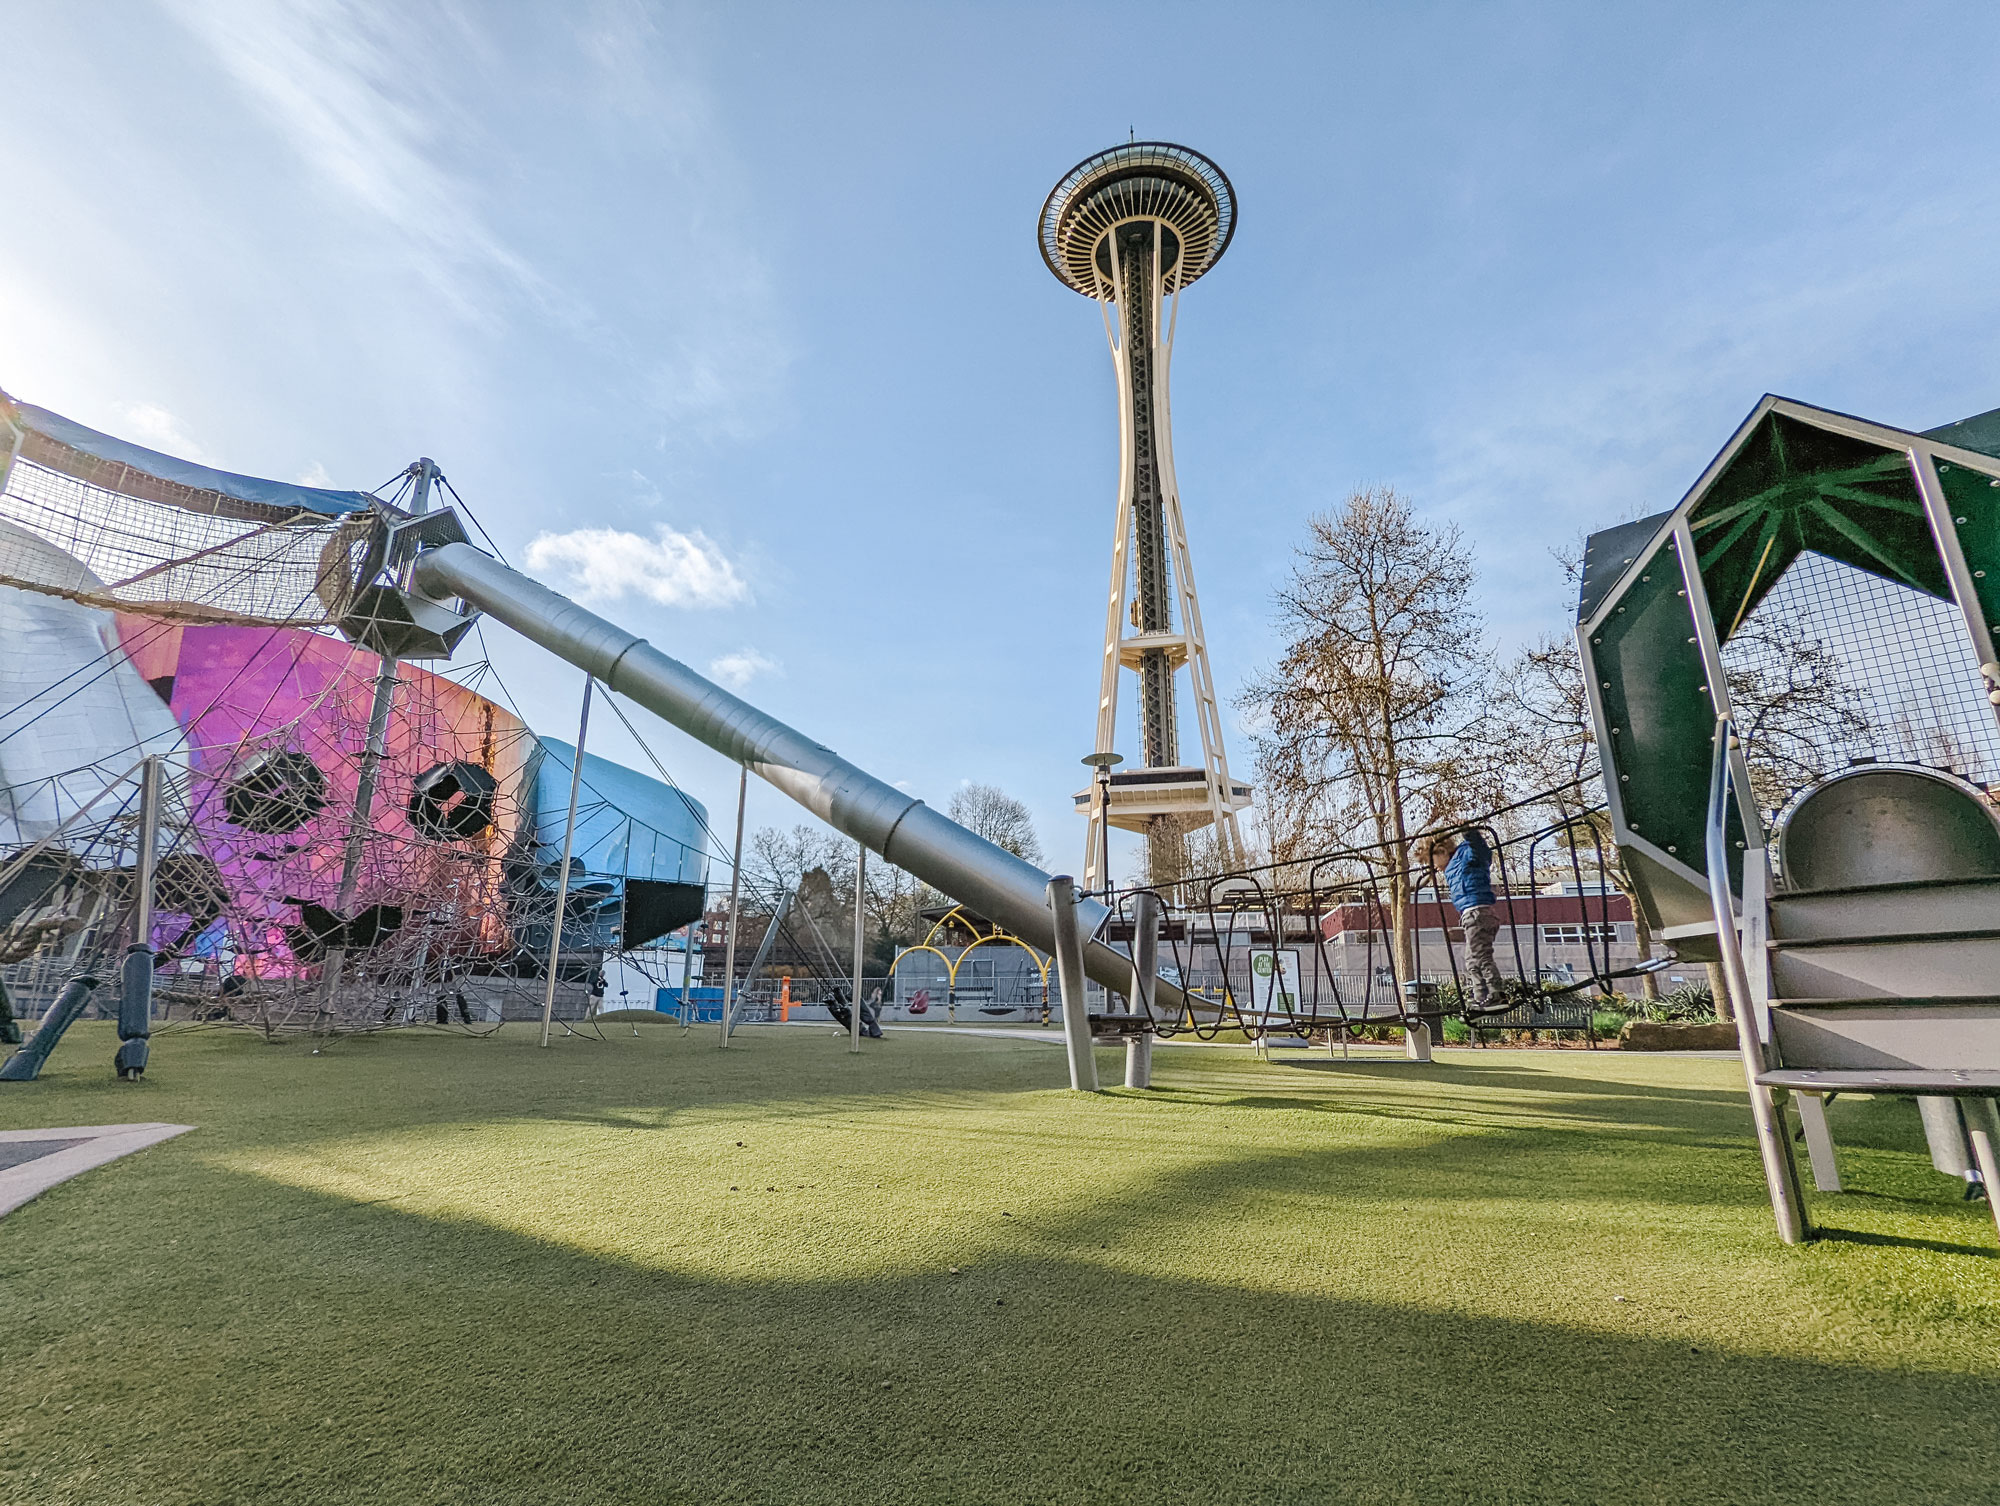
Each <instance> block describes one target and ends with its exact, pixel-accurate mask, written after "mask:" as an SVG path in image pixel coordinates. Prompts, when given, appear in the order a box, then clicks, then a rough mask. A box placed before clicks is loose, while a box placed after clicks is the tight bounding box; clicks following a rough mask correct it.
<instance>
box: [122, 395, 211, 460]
mask: <svg viewBox="0 0 2000 1506" xmlns="http://www.w3.org/2000/svg"><path fill="white" fill-rule="evenodd" d="M112 411H113V412H114V413H116V414H117V415H118V420H119V424H120V427H121V430H122V435H123V437H124V438H126V439H129V440H131V441H133V442H134V443H135V444H142V445H145V446H146V447H147V448H149V449H155V450H159V451H161V452H162V453H163V454H167V455H172V456H174V457H175V458H177V459H180V460H192V461H194V462H195V464H197V465H213V464H215V460H214V458H213V457H212V456H210V455H209V453H208V452H207V451H206V450H204V449H203V448H202V447H201V445H200V444H199V443H198V442H197V441H196V440H195V438H194V436H193V435H192V434H190V433H188V431H187V426H186V425H185V424H183V423H182V422H181V421H180V419H179V418H178V417H177V416H175V415H174V414H173V413H172V412H170V411H169V410H167V409H165V408H162V407H161V406H160V405H159V404H158V403H114V404H113V405H112Z"/></svg>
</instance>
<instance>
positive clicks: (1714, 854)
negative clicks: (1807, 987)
mask: <svg viewBox="0 0 2000 1506" xmlns="http://www.w3.org/2000/svg"><path fill="white" fill-rule="evenodd" d="M1735 746H1736V729H1735V728H1734V727H1733V726H1732V725H1731V724H1730V720H1729V718H1728V717H1726V716H1721V717H1717V718H1716V721H1715V747H1714V758H1713V760H1712V763H1711V766H1710V770H1709V786H1708V831H1707V837H1706V842H1705V845H1704V849H1703V857H1704V858H1705V859H1706V860H1707V865H1708V897H1709V904H1710V907H1711V908H1712V909H1713V911H1714V913H1715V925H1716V937H1715V940H1716V946H1717V949H1718V950H1719V951H1720V952H1721V954H1722V969H1723V977H1724V979H1725V980H1726V981H1727V983H1728V985H1729V989H1728V992H1729V1005H1730V1009H1731V1011H1732V1012H1733V1014H1734V1016H1735V1019H1736V1044H1737V1048H1738V1051H1739V1053H1740V1054H1741V1056H1742V1058H1743V1076H1744V1079H1745V1085H1746V1086H1747V1087H1748V1088H1749V1090H1750V1122H1751V1125H1752V1127H1753V1128H1754V1129H1755V1131H1756V1135H1757V1153H1758V1156H1759V1158H1760V1159H1761V1160H1762V1161H1763V1163H1764V1185H1765V1188H1766V1190H1767V1191H1768V1192H1769V1193H1770V1196H1771V1213H1772V1216H1773V1217H1774V1218H1775V1219H1776V1220H1777V1224H1778V1238H1779V1239H1780V1240H1782V1241H1784V1243H1786V1244H1788V1245H1795V1244H1797V1243H1798V1242H1799V1241H1800V1240H1802V1239H1810V1238H1811V1237H1812V1224H1811V1222H1810V1220H1809V1219H1808V1217H1807V1214H1806V1208H1805V1198H1804V1196H1803V1194H1802V1191H1801V1189H1800V1187H1799V1174H1798V1168H1797V1166H1796V1164H1795V1163H1794V1162H1793V1160H1792V1137H1791V1133H1790V1131H1789V1129H1788V1128H1787V1126H1786V1123H1785V1103H1784V1100H1783V1099H1781V1098H1779V1097H1778V1095H1777V1094H1776V1093H1774V1092H1772V1090H1771V1089H1770V1088H1768V1087H1766V1086H1765V1085H1764V1084H1763V1083H1760V1082H1759V1081H1757V1076H1758V1074H1759V1073H1760V1072H1762V1071H1763V1070H1764V1067H1765V1062H1764V1046H1763V1042H1762V1041H1761V1040H1760V1039H1759V1037H1758V1034H1757V1011H1756V1009H1755V1008H1754V1007H1753V1006H1752V1004H1751V1002H1750V978H1749V974H1748V972H1747V971H1746V970H1745V968H1744V966H1743V954H1742V952H1741V951H1740V950H1739V948H1738V942H1737V939H1736V930H1735V913H1736V907H1735V905H1734V903H1733V902H1732V897H1731V895H1730V892H1729V848H1728V845H1727V844H1728V832H1727V828H1726V827H1725V826H1724V824H1723V809H1724V801H1726V800H1727V798H1728V794H1729V753H1730V751H1731V750H1732V749H1733V748H1734V747H1735ZM1743 860H1744V861H1745V862H1746V863H1747V862H1751V861H1756V862H1760V863H1761V862H1763V861H1764V855H1763V851H1762V849H1761V847H1760V848H1759V849H1757V850H1755V851H1750V852H1746V853H1745V854H1744V858H1743ZM1718 1013H1720V1011H1718Z"/></svg>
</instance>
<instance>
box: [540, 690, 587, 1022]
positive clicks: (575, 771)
mask: <svg viewBox="0 0 2000 1506" xmlns="http://www.w3.org/2000/svg"><path fill="white" fill-rule="evenodd" d="M596 684H597V681H596V680H595V679H593V678H592V677H591V676H589V675H585V676H584V677H583V711H582V714H581V715H579V716H578V717H577V719H576V757H575V758H574V759H573V760H572V761H571V767H570V771H569V819H568V820H567V821H565V822H564V823H563V845H562V872H560V873H558V874H557V875H556V913H555V919H554V921H553V922H552V923H551V925H550V927H549V979H548V984H547V986H546V987H545V988H544V989H543V991H542V1044H543V1045H544V1046H546V1045H547V1044H548V1043H549V1025H550V1022H551V1021H553V1020H554V1019H555V1013H556V977H557V973H558V970H559V968H560V967H561V964H562V933H563V912H564V911H566V910H567V909H568V908H569V855H570V851H571V849H572V848H573V847H574V845H575V842H576V797H577V796H578V794H580V793H581V792H582V789H583V744H584V739H585V738H587V737H588V736H589V735H590V692H591V690H592V688H593V687H594V686H595V685H596Z"/></svg>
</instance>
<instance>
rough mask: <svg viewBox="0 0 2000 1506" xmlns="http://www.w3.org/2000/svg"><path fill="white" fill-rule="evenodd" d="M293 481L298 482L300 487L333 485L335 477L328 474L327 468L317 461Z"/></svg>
mask: <svg viewBox="0 0 2000 1506" xmlns="http://www.w3.org/2000/svg"><path fill="white" fill-rule="evenodd" d="M292 479H293V480H294V481H296V482H298V484H299V485H300V486H332V485H333V477H332V476H330V475H329V474H327V469H326V467H325V466H324V465H322V464H321V463H320V462H319V461H317V460H315V461H314V462H313V463H312V464H311V465H309V466H307V467H306V468H305V469H304V470H303V471H300V472H299V474H298V475H296V476H294V477H293V478H292Z"/></svg>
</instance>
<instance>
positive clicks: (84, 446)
mask: <svg viewBox="0 0 2000 1506" xmlns="http://www.w3.org/2000/svg"><path fill="white" fill-rule="evenodd" d="M10 460H11V463H8V462H9V461H10ZM0 472H3V473H4V477H5V485H4V487H3V488H0V521H4V522H7V523H12V524H14V525H15V527H16V528H17V529H22V530H26V532H27V533H29V534H31V535H34V536H35V537H36V538H38V539H40V540H42V541H44V542H45V543H47V544H52V545H54V546H55V547H56V550H58V551H60V553H61V554H62V555H64V556H67V557H69V559H70V560H73V561H74V562H76V563H78V564H80V565H81V566H82V570H81V571H77V570H75V569H74V568H67V567H65V568H60V569H55V570H52V569H51V568H50V560H51V558H52V555H51V552H50V551H49V550H47V549H42V548H24V547H22V546H21V545H20V543H19V540H18V538H17V537H16V536H15V535H14V534H12V533H8V534H4V535H0V584H6V585H13V586H20V587H23V588H25V589H27V590H31V591H41V592H45V593H48V594H51V595H58V596H67V597H69V598H71V599H72V600H75V601H80V602H84V603H86V604H87V605H90V606H97V607H107V608H111V609H114V610H115V609H121V608H122V609H127V610H136V611H143V612H146V613H148V614H149V615H152V616H156V617H165V618H171V619H174V620H177V621H181V622H233V623H263V624H270V625H280V624H282V625H286V626H297V627H320V626H324V625H326V624H328V623H330V622H332V621H334V620H335V619H336V618H337V616H338V613H339V610H340V608H341V607H342V606H344V605H345V600H346V594H347V591H348V589H349V586H350V583H351V581H352V578H353V562H354V559H355V557H356V554H357V551H358V550H359V549H360V548H361V547H362V546H363V545H364V543H365V540H366V536H367V533H368V519H369V517H370V515H371V511H372V510H373V509H374V508H376V507H377V506H378V503H377V499H376V498H375V497H373V496H372V495H371V494H369V493H367V492H355V491H334V490H329V489H326V488H321V487H311V486H297V485H292V484H290V483H287V482H283V481H266V480H260V479H258V478H256V477H253V476H242V475H237V474H235V473H233V472H230V471H218V470H214V469H212V468H210V467H208V466H204V465H196V464H194V463H193V462H192V461H187V460H177V459H175V458H174V457H173V456H171V455H162V454H160V453H159V452H158V451H155V450H149V449H146V448H145V447H143V446H141V445H135V444H131V443H129V442H127V441H125V440H122V439H116V438H113V437H112V436H111V435H108V434H100V433H98V432H97V431H96V430H95V429H90V428H86V427H85V426H84V425H82V424H79V423H76V422H74V421H73V420H71V419H67V418H64V417H63V416H62V415H61V414H57V413H51V412H49V411H48V410H47V409H45V408H38V407H36V406H35V405H34V404H32V403H23V402H18V401H15V400H14V399H12V398H9V397H8V396H7V395H6V394H5V393H0Z"/></svg>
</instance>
